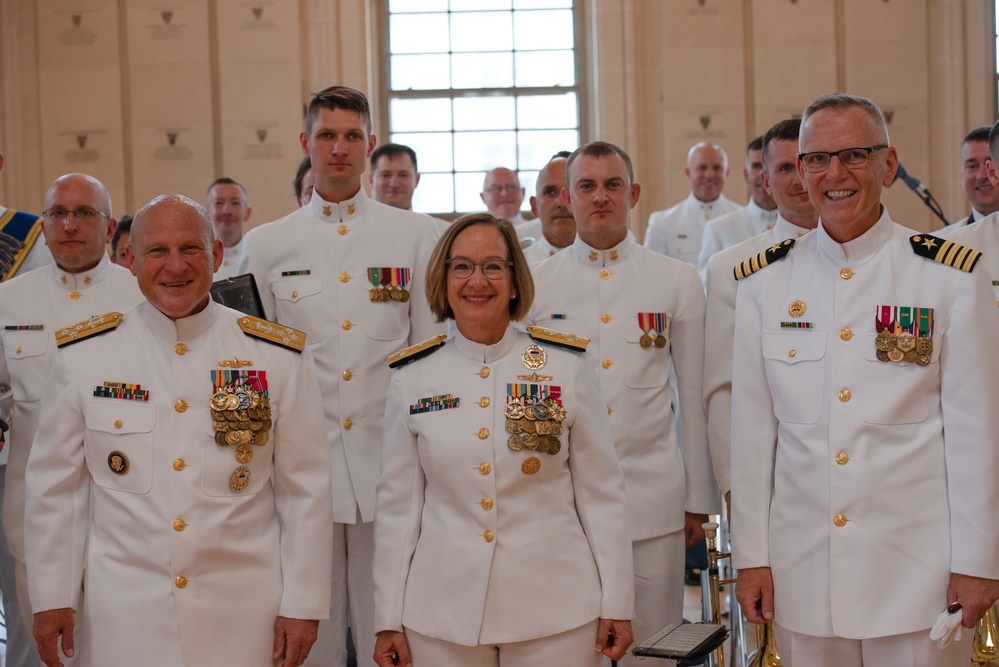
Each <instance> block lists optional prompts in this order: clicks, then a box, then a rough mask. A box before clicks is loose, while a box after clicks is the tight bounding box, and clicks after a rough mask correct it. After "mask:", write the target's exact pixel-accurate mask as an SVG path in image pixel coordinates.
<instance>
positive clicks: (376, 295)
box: [368, 287, 382, 303]
mask: <svg viewBox="0 0 999 667" xmlns="http://www.w3.org/2000/svg"><path fill="white" fill-rule="evenodd" d="M381 291H382V288H380V287H375V288H373V289H372V290H371V291H370V292H368V298H369V299H371V301H372V302H373V303H378V302H379V301H381V300H382V296H381V294H380V292H381Z"/></svg>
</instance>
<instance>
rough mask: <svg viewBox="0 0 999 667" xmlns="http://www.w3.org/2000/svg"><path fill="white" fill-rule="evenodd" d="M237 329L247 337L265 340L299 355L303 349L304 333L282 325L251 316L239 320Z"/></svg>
mask: <svg viewBox="0 0 999 667" xmlns="http://www.w3.org/2000/svg"><path fill="white" fill-rule="evenodd" d="M239 328H240V329H242V330H243V333H245V334H246V335H247V336H252V337H253V338H259V339H261V340H266V341H267V342H268V343H274V344H275V345H279V346H281V347H284V348H287V349H289V350H293V351H295V352H299V353H301V351H302V350H304V349H305V332H303V331H299V330H298V329H292V328H291V327H286V326H284V325H283V324H278V323H276V322H271V321H269V320H264V319H261V318H259V317H254V316H253V315H243V316H241V317H240V318H239Z"/></svg>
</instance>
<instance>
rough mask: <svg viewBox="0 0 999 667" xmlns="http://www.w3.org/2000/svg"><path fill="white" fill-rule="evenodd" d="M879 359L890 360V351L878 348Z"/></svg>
mask: <svg viewBox="0 0 999 667" xmlns="http://www.w3.org/2000/svg"><path fill="white" fill-rule="evenodd" d="M878 361H884V362H886V363H887V362H889V361H891V359H889V358H888V353H887V352H885V351H884V350H878Z"/></svg>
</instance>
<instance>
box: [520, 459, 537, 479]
mask: <svg viewBox="0 0 999 667" xmlns="http://www.w3.org/2000/svg"><path fill="white" fill-rule="evenodd" d="M539 470H541V459H539V458H538V457H536V456H532V457H530V458H528V459H524V462H523V463H521V464H520V471H521V472H523V473H524V474H525V475H533V474H534V473H536V472H537V471H539Z"/></svg>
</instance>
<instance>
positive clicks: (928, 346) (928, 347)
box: [916, 336, 933, 355]
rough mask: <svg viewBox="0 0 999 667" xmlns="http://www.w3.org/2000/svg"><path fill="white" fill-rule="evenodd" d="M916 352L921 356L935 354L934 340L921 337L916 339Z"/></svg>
mask: <svg viewBox="0 0 999 667" xmlns="http://www.w3.org/2000/svg"><path fill="white" fill-rule="evenodd" d="M916 352H917V353H919V354H926V355H930V354H933V339H932V338H927V337H923V336H920V337H919V338H917V339H916Z"/></svg>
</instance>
